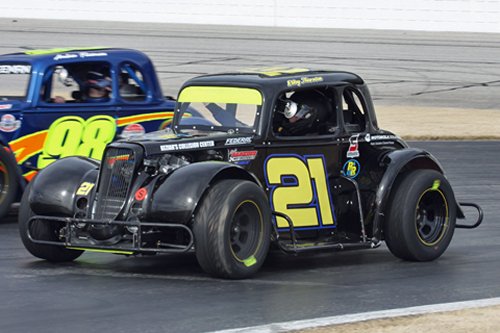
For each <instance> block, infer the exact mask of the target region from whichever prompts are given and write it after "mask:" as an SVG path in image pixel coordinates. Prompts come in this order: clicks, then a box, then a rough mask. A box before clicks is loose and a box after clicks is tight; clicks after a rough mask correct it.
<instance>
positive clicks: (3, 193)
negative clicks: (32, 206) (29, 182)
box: [0, 146, 19, 218]
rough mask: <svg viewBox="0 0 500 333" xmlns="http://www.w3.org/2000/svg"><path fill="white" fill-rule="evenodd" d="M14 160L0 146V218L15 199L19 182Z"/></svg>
mask: <svg viewBox="0 0 500 333" xmlns="http://www.w3.org/2000/svg"><path fill="white" fill-rule="evenodd" d="M16 168H17V165H16V162H15V159H14V157H13V156H12V155H11V153H10V152H9V151H8V150H7V149H6V148H5V147H4V146H0V218H2V217H3V216H5V215H6V214H7V213H8V211H9V209H10V206H11V204H12V203H13V202H14V200H15V199H16V195H17V190H18V187H19V183H18V180H17V176H16Z"/></svg>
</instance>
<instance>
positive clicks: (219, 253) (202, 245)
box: [193, 179, 271, 279]
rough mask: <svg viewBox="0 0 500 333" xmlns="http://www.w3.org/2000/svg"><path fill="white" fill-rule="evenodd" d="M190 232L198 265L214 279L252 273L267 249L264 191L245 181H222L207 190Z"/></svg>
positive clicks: (267, 211)
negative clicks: (214, 277) (193, 238)
mask: <svg viewBox="0 0 500 333" xmlns="http://www.w3.org/2000/svg"><path fill="white" fill-rule="evenodd" d="M193 232H194V236H195V248H196V257H197V259H198V262H199V264H200V266H201V267H202V268H203V269H204V270H205V271H206V272H207V273H209V274H211V275H213V276H216V277H223V278H230V279H242V278H247V277H249V276H251V275H253V274H255V273H256V272H257V271H258V270H259V268H260V267H261V266H262V264H263V262H264V259H265V258H266V255H267V252H268V250H269V243H270V237H271V236H270V234H271V212H270V208H269V203H268V202H267V199H266V195H265V193H264V191H262V189H261V188H260V187H259V186H258V185H257V184H255V183H253V182H250V181H246V180H233V179H229V180H222V181H220V182H217V183H216V184H215V185H214V186H212V187H211V188H209V190H208V193H207V195H206V196H205V198H204V199H203V201H202V203H201V205H200V207H199V210H198V211H197V213H196V217H195V221H194V225H193Z"/></svg>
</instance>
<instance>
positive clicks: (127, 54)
mask: <svg viewBox="0 0 500 333" xmlns="http://www.w3.org/2000/svg"><path fill="white" fill-rule="evenodd" d="M104 59H106V60H107V61H109V62H115V61H120V62H121V61H124V60H134V61H136V62H144V61H148V62H149V58H148V57H147V56H146V55H145V54H144V53H142V52H140V51H137V50H133V49H122V48H107V47H82V48H56V49H44V50H28V51H25V52H17V53H10V54H4V55H0V61H1V62H22V63H29V64H32V65H34V64H37V63H51V64H52V63H58V62H60V63H64V62H68V61H78V60H79V61H92V60H101V61H102V60H104Z"/></svg>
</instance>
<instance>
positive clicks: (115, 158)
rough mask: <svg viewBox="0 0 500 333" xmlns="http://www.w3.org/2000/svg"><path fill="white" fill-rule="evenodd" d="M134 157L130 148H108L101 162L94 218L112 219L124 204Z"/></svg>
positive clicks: (132, 173) (132, 170)
mask: <svg viewBox="0 0 500 333" xmlns="http://www.w3.org/2000/svg"><path fill="white" fill-rule="evenodd" d="M135 162H136V157H135V154H134V151H133V150H132V149H124V148H108V149H107V150H106V155H105V156H104V159H103V162H102V164H101V174H100V176H99V187H98V189H97V197H96V199H97V200H96V203H95V207H94V219H97V220H113V219H115V218H116V217H117V216H118V214H119V213H120V211H121V209H122V208H123V206H124V205H125V201H126V199H127V195H128V192H129V189H130V185H131V184H132V179H133V177H134V169H135Z"/></svg>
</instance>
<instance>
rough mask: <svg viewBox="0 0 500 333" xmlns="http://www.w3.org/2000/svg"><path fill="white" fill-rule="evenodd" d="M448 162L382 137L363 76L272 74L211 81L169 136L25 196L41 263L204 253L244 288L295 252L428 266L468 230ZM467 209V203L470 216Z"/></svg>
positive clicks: (57, 174) (56, 177) (69, 162)
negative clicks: (355, 254)
mask: <svg viewBox="0 0 500 333" xmlns="http://www.w3.org/2000/svg"><path fill="white" fill-rule="evenodd" d="M460 205H461V204H459V203H457V201H456V199H455V197H454V194H453V191H452V189H451V187H450V184H449V183H448V181H447V179H446V177H445V176H444V172H443V170H442V168H441V166H440V165H439V163H438V161H437V160H436V159H435V158H434V157H433V156H432V155H431V154H429V153H428V152H426V151H423V150H421V149H415V148H409V147H408V146H407V144H406V143H405V142H403V141H402V140H401V139H400V138H398V137H397V136H395V135H394V134H393V133H391V132H388V131H384V130H381V129H379V127H378V125H377V120H376V117H375V113H374V109H373V104H372V101H371V98H370V94H369V92H368V88H367V87H366V84H365V83H364V82H363V80H362V79H361V78H360V77H359V76H357V75H356V74H352V73H347V72H333V71H307V70H302V69H276V68H275V69H270V70H269V71H253V72H242V73H233V74H220V75H206V76H201V77H197V78H194V79H191V80H189V81H188V82H187V83H185V84H184V86H183V87H182V89H181V90H180V93H179V96H178V102H177V106H176V109H175V116H174V121H173V123H172V127H171V129H167V130H165V131H160V132H155V133H151V134H146V135H145V136H143V137H141V139H130V140H124V141H119V142H116V143H111V144H109V145H108V146H107V148H106V150H105V152H104V155H103V158H102V162H99V161H97V160H93V159H90V158H86V157H67V158H64V159H61V160H59V161H56V162H54V163H52V164H51V165H49V166H48V167H47V168H45V169H43V170H42V171H41V172H40V173H39V174H38V175H37V176H36V177H35V179H34V180H33V181H32V182H31V183H30V184H29V186H28V188H27V190H26V191H25V193H24V196H23V199H22V203H21V207H20V213H19V222H20V223H19V226H20V233H21V237H22V240H23V243H24V245H25V246H26V248H27V249H28V251H29V252H31V253H32V254H33V255H34V256H36V257H39V258H43V259H46V260H49V261H56V262H57V261H59V262H60V261H70V260H74V259H76V258H78V257H79V256H80V255H81V254H82V253H83V251H104V252H111V253H117V254H125V255H137V254H152V253H172V252H185V251H194V252H195V253H196V257H197V259H198V262H199V263H200V265H201V266H202V268H203V269H204V270H205V271H206V272H208V273H209V274H211V275H213V276H217V277H223V278H233V279H238V278H246V277H249V276H251V275H253V274H254V273H256V272H257V271H258V270H259V268H260V267H261V265H262V263H263V262H264V260H265V258H266V255H267V253H268V251H269V248H270V244H275V245H276V246H277V247H278V248H279V249H281V250H282V251H284V252H286V253H290V254H297V253H302V252H307V251H316V250H325V249H331V250H340V249H359V248H374V247H377V246H379V245H380V243H381V241H383V240H385V242H386V243H387V245H388V247H389V249H390V250H391V252H392V253H393V254H394V255H395V256H397V257H399V258H402V259H405V260H414V261H428V260H433V259H436V258H438V257H439V256H440V255H441V254H442V253H443V252H444V251H445V249H446V248H447V247H448V244H449V243H450V241H451V238H452V236H453V232H454V229H455V228H456V227H469V228H470V227H476V226H478V225H479V224H480V223H481V220H482V211H481V209H480V208H479V206H477V205H474V204H467V205H472V206H474V207H476V208H477V210H478V213H479V214H478V219H477V221H476V222H475V223H474V224H473V225H457V224H456V223H455V221H456V218H464V214H463V212H462V210H461V208H460ZM462 205H463V204H462Z"/></svg>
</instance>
